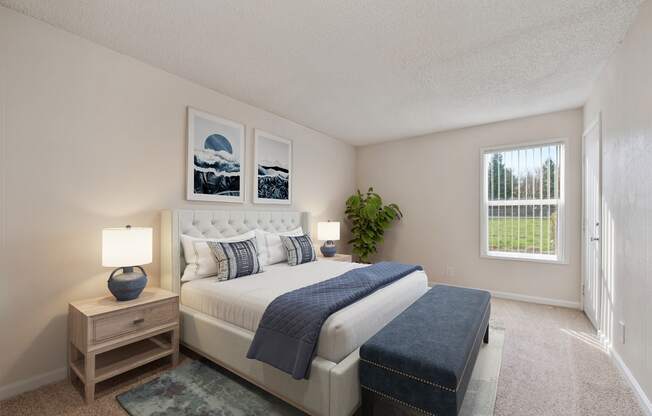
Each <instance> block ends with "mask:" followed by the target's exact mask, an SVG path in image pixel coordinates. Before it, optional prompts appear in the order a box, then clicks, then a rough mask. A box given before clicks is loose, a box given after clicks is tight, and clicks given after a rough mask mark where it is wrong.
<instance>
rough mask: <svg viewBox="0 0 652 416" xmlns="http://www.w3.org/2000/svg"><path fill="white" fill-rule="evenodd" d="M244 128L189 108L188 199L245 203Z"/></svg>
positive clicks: (238, 124)
mask: <svg viewBox="0 0 652 416" xmlns="http://www.w3.org/2000/svg"><path fill="white" fill-rule="evenodd" d="M244 172H245V127H244V125H242V124H240V123H236V122H234V121H231V120H226V119H223V118H220V117H217V116H214V115H212V114H208V113H205V112H203V111H199V110H196V109H194V108H190V107H188V172H187V198H188V199H189V200H191V201H211V202H244V199H245V178H244Z"/></svg>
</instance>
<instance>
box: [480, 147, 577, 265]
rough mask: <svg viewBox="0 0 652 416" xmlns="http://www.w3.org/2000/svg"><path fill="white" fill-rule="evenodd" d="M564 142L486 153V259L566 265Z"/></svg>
mask: <svg viewBox="0 0 652 416" xmlns="http://www.w3.org/2000/svg"><path fill="white" fill-rule="evenodd" d="M564 147H565V146H564V142H563V141H559V140H557V141H551V142H546V143H538V144H533V145H523V146H510V147H501V148H494V149H485V150H483V152H482V170H481V172H482V182H481V183H482V184H483V191H482V194H483V195H482V217H481V218H482V221H481V223H482V224H481V226H482V233H481V234H482V238H481V255H482V256H485V257H497V258H508V259H522V260H535V261H548V262H564V261H565V258H564V238H563V237H564V232H563V230H564Z"/></svg>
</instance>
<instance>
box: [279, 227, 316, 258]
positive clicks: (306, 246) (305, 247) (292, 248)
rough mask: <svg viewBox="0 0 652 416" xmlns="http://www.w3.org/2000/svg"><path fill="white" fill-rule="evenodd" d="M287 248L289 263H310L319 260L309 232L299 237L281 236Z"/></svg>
mask: <svg viewBox="0 0 652 416" xmlns="http://www.w3.org/2000/svg"><path fill="white" fill-rule="evenodd" d="M280 237H281V241H283V245H284V246H285V250H287V252H288V264H289V265H290V266H296V265H297V264H303V263H310V262H311V261H315V260H317V255H316V254H315V248H314V247H313V246H312V240H311V239H310V236H309V235H308V234H305V235H301V236H298V237H290V236H284V235H282V236H280Z"/></svg>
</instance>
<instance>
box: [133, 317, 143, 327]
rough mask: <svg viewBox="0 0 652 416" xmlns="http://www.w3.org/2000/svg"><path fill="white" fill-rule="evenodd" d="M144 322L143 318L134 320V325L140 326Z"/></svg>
mask: <svg viewBox="0 0 652 416" xmlns="http://www.w3.org/2000/svg"><path fill="white" fill-rule="evenodd" d="M143 322H145V318H139V319H134V325H138V324H142V323H143Z"/></svg>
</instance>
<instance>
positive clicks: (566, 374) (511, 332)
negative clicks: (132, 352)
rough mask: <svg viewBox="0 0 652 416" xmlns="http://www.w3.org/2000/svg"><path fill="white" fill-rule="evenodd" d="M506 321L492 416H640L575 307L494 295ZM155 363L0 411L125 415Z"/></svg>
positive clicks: (497, 313) (42, 393) (47, 390)
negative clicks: (122, 396) (84, 393)
mask: <svg viewBox="0 0 652 416" xmlns="http://www.w3.org/2000/svg"><path fill="white" fill-rule="evenodd" d="M492 307H493V318H494V319H495V320H498V321H500V322H501V323H503V324H504V326H505V343H504V350H503V356H502V360H503V361H502V367H501V370H500V379H499V382H498V396H497V400H496V408H495V416H507V415H509V416H528V415H546V416H548V415H550V416H553V415H555V416H556V415H560V416H561V415H564V416H580V415H581V416H585V415H586V416H589V415H590V416H601V415H605V416H606V415H613V416H616V415H618V416H620V415H623V416H624V415H627V416H643V413H642V412H641V410H640V408H639V407H638V402H637V401H636V399H635V397H634V396H633V393H632V392H631V391H630V390H629V388H628V386H627V385H626V384H625V381H624V380H623V379H622V378H621V377H620V374H619V372H618V370H617V369H616V368H615V367H614V366H613V365H612V363H611V360H610V358H609V357H608V356H607V354H606V353H605V352H604V351H603V350H601V348H600V346H599V344H597V343H596V342H595V335H594V333H593V329H592V327H591V324H590V323H589V321H588V320H587V319H586V317H585V316H584V315H583V314H582V313H581V312H579V311H574V310H570V309H563V308H553V307H547V306H540V305H533V304H526V303H520V302H511V301H504V300H493V301H492ZM167 368H168V366H167V365H166V364H165V363H158V364H157V363H154V364H151V365H149V366H148V367H147V368H145V369H140V370H134V371H132V372H130V373H127V374H125V375H123V376H121V377H118V378H116V379H114V380H109V381H107V382H105V383H103V385H101V386H100V389H99V391H98V393H97V397H98V399H97V400H96V401H95V402H94V403H93V404H91V405H90V406H84V405H83V401H82V398H81V394H80V387H79V386H73V385H71V384H70V383H68V382H67V381H62V382H59V383H55V384H52V385H49V386H45V387H43V388H40V389H38V390H36V391H33V392H29V393H25V394H22V395H20V396H18V397H15V398H12V399H9V400H5V401H3V402H0V415H2V416H14V415H16V416H20V415H39V416H41V415H107V416H108V415H125V414H126V413H125V412H124V411H123V410H122V409H121V408H120V406H119V405H118V403H117V401H116V400H115V396H116V395H117V394H119V393H121V392H123V391H126V390H128V389H129V388H131V387H132V386H134V385H136V384H139V383H142V382H144V381H146V380H150V379H152V378H154V377H156V375H157V374H158V373H159V372H161V371H163V370H165V369H167Z"/></svg>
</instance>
